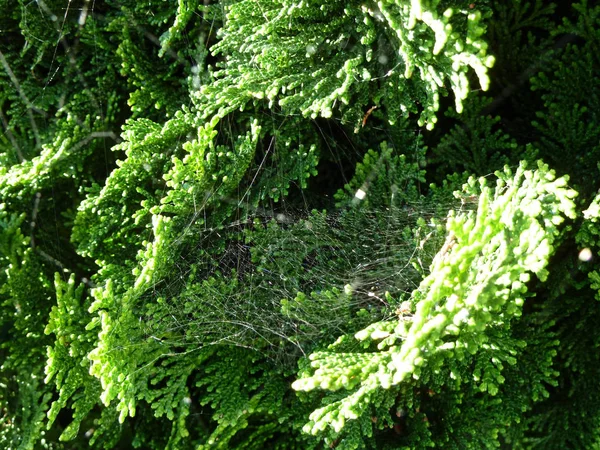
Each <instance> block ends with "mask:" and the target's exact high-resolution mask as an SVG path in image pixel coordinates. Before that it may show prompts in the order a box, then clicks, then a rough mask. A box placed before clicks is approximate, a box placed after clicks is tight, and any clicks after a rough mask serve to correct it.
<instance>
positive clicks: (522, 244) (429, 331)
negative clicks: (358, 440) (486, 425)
mask: <svg viewBox="0 0 600 450" xmlns="http://www.w3.org/2000/svg"><path fill="white" fill-rule="evenodd" d="M511 175H512V174H511V173H510V171H508V170H506V172H505V173H504V174H501V173H498V178H499V180H498V182H497V186H496V189H495V191H494V192H493V193H492V192H491V189H490V188H489V187H487V186H486V183H485V179H483V178H482V179H480V181H479V184H480V192H478V190H477V189H476V181H475V180H474V179H471V180H470V181H469V183H468V186H467V187H466V191H467V193H468V194H471V195H479V205H478V208H477V213H476V214H474V213H472V212H467V213H459V214H457V215H450V217H449V218H448V222H447V232H448V235H447V238H446V241H445V243H444V245H443V246H442V248H441V249H440V251H439V252H438V254H437V255H436V257H435V258H434V260H433V263H432V266H431V269H430V270H431V274H430V275H429V276H428V277H426V278H425V279H424V280H423V281H422V282H421V285H420V286H419V289H418V290H416V291H415V293H414V294H413V299H412V302H411V303H412V304H416V311H415V313H414V316H412V315H411V317H410V318H409V317H406V318H405V317H400V320H398V321H392V322H379V323H373V324H371V325H370V326H369V327H367V328H365V329H364V330H362V331H360V332H359V333H357V334H356V338H357V339H358V340H360V341H367V343H368V342H370V341H380V342H379V343H378V344H377V348H378V349H379V352H377V353H350V354H348V353H339V354H338V353H336V352H318V353H314V354H313V355H311V357H310V359H311V361H312V362H311V366H312V367H313V368H315V369H316V370H315V372H314V374H313V375H312V376H310V377H307V378H301V379H300V380H298V381H296V382H295V383H294V385H293V387H294V388H295V389H297V390H305V391H310V390H313V389H315V388H317V387H320V388H321V389H326V390H333V391H337V390H338V389H341V388H344V389H347V390H350V391H351V394H349V395H348V396H347V397H346V398H344V399H343V400H339V401H337V402H334V403H331V404H328V405H327V406H325V407H323V408H320V409H318V410H316V411H315V412H314V413H313V414H311V422H309V424H308V425H307V426H306V428H305V429H306V431H308V432H310V433H312V434H316V433H317V432H319V431H322V430H324V429H325V427H326V426H331V427H333V428H334V430H335V431H336V432H339V431H340V430H341V429H342V428H343V427H344V425H345V422H346V420H348V419H356V418H358V417H359V416H360V415H362V414H363V413H364V411H365V409H366V408H367V406H368V404H369V403H370V397H371V395H372V393H373V392H374V391H376V390H377V389H381V388H383V389H389V388H390V387H391V386H395V385H398V384H400V383H402V382H403V381H404V380H406V379H407V378H408V377H410V376H412V377H414V378H416V379H419V377H420V376H421V372H422V371H423V370H432V371H434V372H435V371H436V370H439V369H440V368H441V367H442V366H443V365H444V361H445V360H446V359H453V360H458V361H463V360H464V359H465V358H466V356H467V355H468V354H472V355H473V354H475V353H477V352H478V351H479V350H480V348H486V347H488V348H491V349H492V350H493V349H499V350H500V351H501V352H502V353H504V354H505V355H506V356H508V355H510V353H511V352H512V351H514V350H512V349H511V346H512V347H514V346H519V344H518V343H513V344H512V345H510V344H509V346H508V347H507V348H506V349H503V348H502V346H501V345H499V343H497V342H493V340H492V343H488V340H489V339H492V338H491V337H490V331H487V330H486V329H488V328H492V329H493V328H495V327H497V326H500V327H501V328H508V327H509V326H510V317H513V316H517V317H518V316H519V315H520V307H521V306H522V305H523V302H524V298H523V295H524V294H525V292H526V286H525V283H527V282H528V281H529V272H532V273H534V274H535V275H537V276H538V278H540V279H541V280H542V281H543V280H545V279H546V277H547V275H548V272H547V270H546V269H545V266H546V265H547V263H548V258H549V256H550V254H551V253H552V251H553V243H554V240H555V239H556V237H557V235H558V230H557V228H556V227H557V225H559V224H560V223H561V222H562V221H563V218H562V217H561V215H565V216H568V217H571V218H575V210H574V204H573V202H572V200H571V199H572V198H573V197H574V196H575V195H576V193H575V192H574V191H572V190H568V189H565V188H564V186H565V185H566V180H565V179H563V178H560V179H558V180H554V175H553V173H552V172H551V171H548V168H547V166H543V165H541V164H540V165H539V167H538V170H537V171H526V170H524V168H523V167H521V168H520V169H519V170H518V171H517V172H516V174H515V175H514V178H512V176H511ZM412 304H411V306H410V307H408V308H407V309H408V312H407V314H412V310H413V306H412ZM498 316H500V318H497V317H498ZM484 331H487V332H485V333H484ZM366 346H368V345H366ZM506 356H504V357H502V356H500V355H493V356H492V355H490V356H489V359H490V360H491V361H492V362H494V361H495V365H496V367H493V366H492V367H490V366H489V365H488V367H487V368H486V369H485V372H483V373H482V372H481V369H480V368H477V367H476V368H475V371H474V373H473V377H474V380H475V381H476V382H477V381H478V380H480V379H481V383H477V384H479V389H480V391H482V392H488V393H490V394H491V395H492V396H494V395H496V394H497V393H498V385H499V384H502V383H503V382H504V377H502V376H501V374H500V371H499V370H497V369H499V368H501V367H502V364H501V361H502V359H505V358H506ZM512 363H513V364H514V363H516V361H515V360H514V359H513V360H512ZM488 371H489V372H488ZM451 377H452V378H453V379H456V380H457V382H458V383H460V381H461V378H460V375H458V374H455V373H453V372H451Z"/></svg>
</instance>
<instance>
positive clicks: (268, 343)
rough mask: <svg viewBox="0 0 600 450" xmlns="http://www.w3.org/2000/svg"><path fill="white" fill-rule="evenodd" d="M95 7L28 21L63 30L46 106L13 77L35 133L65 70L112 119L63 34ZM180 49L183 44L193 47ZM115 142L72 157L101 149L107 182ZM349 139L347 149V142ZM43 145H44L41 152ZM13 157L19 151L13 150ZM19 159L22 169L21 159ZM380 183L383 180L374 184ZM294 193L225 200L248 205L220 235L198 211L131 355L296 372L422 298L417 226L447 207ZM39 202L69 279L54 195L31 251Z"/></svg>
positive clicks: (430, 240) (424, 242)
mask: <svg viewBox="0 0 600 450" xmlns="http://www.w3.org/2000/svg"><path fill="white" fill-rule="evenodd" d="M95 6H96V3H95V1H92V0H85V1H83V2H72V1H71V0H68V1H67V2H65V4H64V8H63V9H62V10H60V11H58V10H53V9H52V8H51V7H50V6H49V4H47V3H46V2H44V1H43V0H39V1H35V2H30V3H28V4H26V5H25V6H24V9H23V15H24V19H25V22H27V19H28V18H30V17H32V15H40V16H42V17H43V18H44V20H46V21H47V22H48V24H49V26H51V27H53V28H54V30H55V31H56V41H55V42H53V43H52V44H51V45H52V48H53V50H52V51H51V52H47V55H49V54H51V61H50V64H49V69H48V72H47V73H46V74H45V81H44V84H45V86H44V88H43V90H42V95H41V97H40V98H28V97H27V95H26V94H25V92H24V90H23V89H22V88H21V86H20V81H19V80H18V79H17V78H16V77H14V76H13V77H11V80H12V82H13V84H14V86H15V89H16V90H17V91H18V92H19V94H20V97H21V98H22V100H23V102H24V103H25V104H26V105H27V111H28V112H27V114H28V115H29V117H30V122H31V127H32V129H33V130H37V129H39V128H40V126H38V121H42V122H43V123H44V124H46V123H47V121H48V120H49V116H48V114H47V113H45V112H44V111H42V110H41V109H40V108H39V107H37V106H36V104H38V103H42V102H43V101H44V96H45V95H46V91H47V88H49V87H50V86H51V84H52V83H53V81H54V80H55V79H56V77H57V76H59V75H60V73H61V71H63V70H65V66H64V65H65V64H68V65H69V66H71V69H74V71H75V72H76V73H77V77H78V81H79V82H80V83H81V84H82V85H83V86H84V90H83V93H84V95H86V96H87V97H88V98H89V104H90V106H91V108H92V109H93V111H94V112H95V114H97V115H98V116H100V117H104V116H105V115H106V108H107V106H106V105H104V104H102V101H101V100H99V99H98V98H96V97H95V96H94V94H93V91H92V90H91V89H90V83H91V82H92V81H91V80H88V79H87V78H86V75H85V74H84V73H82V72H81V69H80V68H79V67H78V63H77V59H76V55H77V46H78V45H79V42H75V41H72V40H71V39H70V36H68V35H66V34H65V32H64V30H65V24H66V22H67V20H72V19H73V17H75V16H76V17H77V23H78V25H79V27H80V28H81V27H84V26H85V27H90V28H94V27H95V26H96V25H95V21H96V20H97V18H96V11H95ZM132 26H134V25H132ZM94 29H95V28H94ZM144 33H145V35H146V37H147V38H148V39H149V40H150V41H152V42H153V43H154V44H156V45H159V38H158V37H157V36H154V35H152V34H151V33H149V32H148V31H147V30H144ZM92 34H93V35H94V36H95V33H92ZM33 38H35V36H33ZM184 39H185V40H186V41H187V37H185V38H184ZM47 44H48V45H50V44H49V43H47ZM189 44H190V47H191V43H189ZM96 45H97V43H96V42H94V46H96ZM60 52H64V53H65V54H66V55H69V57H68V58H67V59H66V63H62V64H61V63H59V62H57V61H59V58H58V55H59V53H60ZM3 62H4V63H5V64H3V65H4V66H5V67H4V68H5V70H6V71H7V72H8V73H12V72H11V70H10V66H9V64H8V62H6V60H5V59H3ZM192 73H193V74H194V75H192V80H191V85H192V86H196V85H198V84H199V80H198V79H197V78H198V77H197V74H196V73H195V72H194V71H193V70H192ZM190 104H191V103H190ZM190 104H188V106H190ZM371 112H373V111H372V110H371ZM272 114H273V117H274V119H276V120H280V117H276V116H277V113H276V112H273V113H272ZM367 119H368V120H374V119H372V118H371V119H369V117H368V116H366V117H365V118H364V119H363V125H364V123H365V122H366V121H367ZM325 124H329V125H328V126H330V127H331V126H332V124H333V127H334V128H336V130H337V131H339V130H340V129H342V128H343V127H341V126H340V120H339V119H336V118H332V119H330V120H329V121H327V122H323V121H320V120H315V121H313V125H314V127H315V128H316V129H317V130H318V134H319V135H321V136H322V137H323V138H324V139H323V141H324V142H325V144H326V145H328V139H329V140H331V139H332V138H331V131H332V129H331V128H330V129H325ZM373 130H374V131H376V130H377V128H376V127H373ZM379 131H382V132H384V131H385V130H383V129H381V130H379ZM413 132H415V133H417V132H418V131H413ZM4 134H5V135H6V136H7V137H8V138H10V139H11V141H12V140H15V139H14V138H13V136H12V131H11V129H10V128H8V127H6V126H5V131H4ZM118 134H119V133H118V132H117V131H116V130H103V131H100V132H93V133H90V134H89V135H88V136H87V137H85V138H84V139H83V140H81V141H80V142H77V143H75V144H74V147H77V146H80V147H83V146H86V145H88V144H89V143H90V141H92V140H94V139H105V141H104V152H105V160H106V161H107V162H106V170H107V173H106V176H108V171H109V170H110V166H109V163H108V160H109V159H110V158H109V156H108V154H109V153H110V151H109V148H108V147H109V145H107V143H106V138H108V139H110V140H113V141H115V142H118V141H119V139H118V137H117V136H118ZM326 137H327V139H325V138H326ZM389 137H390V136H388V138H389ZM182 140H183V138H182ZM347 140H348V142H351V141H352V139H351V138H348V137H347ZM15 142H16V140H15ZM36 145H37V146H38V147H39V146H40V145H41V143H40V142H38V143H37V144H36ZM15 149H16V150H18V149H19V146H18V145H15ZM328 150H329V151H330V152H331V157H332V158H331V159H332V160H334V161H341V160H342V159H344V158H345V157H347V155H341V154H339V153H338V151H337V150H336V149H334V148H333V146H329V148H328ZM353 151H354V152H356V155H354V159H357V157H358V156H360V151H359V150H357V149H356V148H353ZM19 159H20V160H21V161H22V160H23V157H22V156H21V157H20V158H19ZM274 164H275V163H274V162H273V161H272V160H271V159H270V158H268V152H267V153H266V154H265V156H264V158H263V159H262V160H261V162H260V166H259V167H258V171H260V170H261V169H265V168H267V167H268V166H269V165H270V169H271V170H272V171H277V167H275V166H274ZM328 176H330V177H333V178H335V179H336V180H337V181H340V180H341V181H343V182H347V181H349V180H348V176H347V174H345V173H341V172H340V173H337V172H334V171H329V174H328ZM375 176H376V173H373V174H370V175H369V177H371V178H372V177H375ZM253 181H254V180H252V182H251V183H250V186H251V185H252V183H253ZM340 187H341V186H340ZM292 189H293V190H294V194H295V196H296V197H297V198H302V199H303V200H302V202H300V203H299V202H298V201H293V203H290V202H289V201H288V200H286V199H285V198H282V199H280V201H279V202H272V203H271V205H270V207H269V208H268V210H267V209H265V208H264V207H263V208H258V209H257V208H252V207H250V206H249V204H248V196H247V195H246V194H247V192H239V193H238V196H237V197H235V198H233V197H232V198H223V199H221V201H222V202H225V203H230V204H235V205H238V206H243V208H242V209H241V210H242V211H243V212H242V213H241V215H242V216H243V217H242V218H237V219H231V220H230V221H229V222H228V223H225V224H222V226H220V227H219V229H209V230H207V229H205V228H203V227H202V225H199V224H198V222H199V221H198V219H199V218H201V217H202V216H203V215H204V214H206V211H205V210H203V209H201V208H200V207H199V208H198V210H197V211H196V212H195V214H194V215H193V216H192V217H191V218H190V219H189V221H188V226H187V227H186V229H185V230H183V231H182V232H181V239H176V241H175V242H174V256H173V258H174V260H173V266H174V267H175V271H174V273H173V274H172V275H171V276H169V277H167V278H166V279H161V280H156V282H155V284H154V286H153V288H152V289H151V290H150V291H149V292H147V294H146V296H145V297H144V298H142V299H140V305H139V324H140V330H139V331H140V334H139V340H138V341H137V342H136V341H135V339H134V340H133V342H131V343H130V344H128V345H140V344H142V343H143V342H144V341H147V340H153V341H156V342H159V343H160V344H161V345H164V346H165V352H172V351H173V349H175V350H176V351H177V352H187V351H193V350H195V349H199V348H202V347H205V346H207V345H235V346H241V347H247V348H251V349H253V350H255V351H259V352H261V353H263V354H265V355H267V356H268V357H269V358H273V359H275V360H277V361H283V360H285V361H288V362H292V361H295V360H296V359H297V356H299V355H301V354H306V353H308V352H310V351H311V350H312V349H313V348H314V347H315V346H316V345H318V343H320V342H327V343H329V342H331V341H333V340H334V339H335V337H337V336H339V335H342V334H345V333H348V332H352V331H356V329H359V328H360V327H361V326H362V325H365V324H367V323H370V322H372V321H374V320H381V319H393V318H394V317H395V310H396V308H397V307H398V305H399V304H400V303H401V302H402V301H403V300H405V299H406V298H408V296H409V295H410V293H411V292H412V291H413V290H414V289H415V288H417V286H418V284H419V281H420V279H421V277H422V276H423V274H424V273H425V272H426V271H427V267H428V265H429V262H430V261H431V259H432V258H433V255H434V253H435V251H436V250H437V249H436V246H437V245H439V242H438V241H439V236H438V235H437V233H438V231H439V230H437V229H435V228H431V227H429V228H428V227H427V226H425V227H424V226H423V225H422V224H421V225H419V226H417V221H418V219H419V218H425V219H426V220H429V219H432V218H434V217H438V218H441V217H443V216H444V215H445V212H446V211H447V209H448V206H449V205H439V204H432V203H427V202H425V201H414V202H404V203H403V204H402V205H400V206H398V205H393V202H392V203H390V205H391V206H387V207H385V206H375V207H362V206H361V205H360V204H361V202H363V201H366V200H369V197H368V196H369V195H371V194H369V193H365V192H364V191H362V190H359V191H357V192H356V196H355V199H354V202H353V203H354V204H353V205H351V206H350V207H347V208H337V207H334V206H333V202H332V200H331V198H327V195H326V194H323V195H322V196H321V203H320V204H326V205H328V206H329V207H328V212H327V213H324V212H314V211H313V209H314V207H315V205H314V204H313V203H311V200H307V199H306V198H304V193H303V191H302V188H301V187H300V186H298V185H296V186H292ZM330 194H332V193H330ZM365 196H366V197H365ZM44 202H53V205H52V206H51V207H50V209H52V210H54V227H55V239H53V240H52V239H51V240H49V241H48V240H46V242H45V243H44V245H43V248H42V246H38V247H37V248H36V251H37V252H38V254H40V255H41V256H42V257H43V258H44V259H46V260H47V261H48V262H50V263H51V264H53V265H54V266H55V267H56V268H57V270H59V271H61V272H69V271H70V270H71V269H70V267H69V265H68V264H67V263H66V262H65V256H67V255H65V254H64V251H63V243H64V239H62V238H60V237H59V229H58V228H59V227H58V223H59V221H60V220H61V219H60V217H59V215H60V211H59V210H58V207H57V205H56V204H54V193H53V195H52V199H49V198H45V197H44V196H43V195H42V193H41V192H38V193H37V194H36V196H35V200H34V204H33V207H32V211H31V216H30V217H31V221H30V223H31V237H32V241H31V242H32V246H35V245H36V240H34V239H33V238H34V236H35V235H36V231H39V230H37V229H36V227H40V226H42V227H43V228H44V229H45V230H46V231H47V229H48V228H49V227H52V226H53V225H52V224H51V223H41V224H40V223H39V222H38V213H39V212H40V211H41V210H42V209H44V208H43V203H44ZM46 209H48V208H47V207H46ZM190 233H191V234H195V235H196V236H197V237H196V238H194V239H193V241H192V242H193V243H192V244H190V239H189V238H188V236H189V235H190ZM45 234H46V235H47V234H48V233H47V232H46V233H45ZM148 238H150V239H151V236H148ZM215 242H223V247H222V248H218V249H214V248H213V247H215ZM40 244H41V242H40ZM80 280H81V281H82V282H83V283H85V284H87V285H88V286H90V287H92V286H93V283H92V282H91V281H90V279H89V278H88V276H85V275H84V276H81V277H80ZM157 304H160V305H161V306H160V308H162V310H161V311H160V312H159V309H160V308H153V307H148V305H157ZM165 311H166V312H165Z"/></svg>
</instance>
